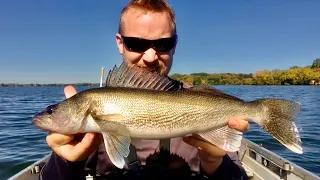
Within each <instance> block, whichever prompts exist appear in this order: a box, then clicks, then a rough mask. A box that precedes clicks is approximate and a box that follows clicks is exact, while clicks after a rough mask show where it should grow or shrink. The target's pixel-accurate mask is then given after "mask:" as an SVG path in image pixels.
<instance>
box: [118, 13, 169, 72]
mask: <svg viewBox="0 0 320 180" xmlns="http://www.w3.org/2000/svg"><path fill="white" fill-rule="evenodd" d="M122 19H123V34H122V35H123V36H126V37H138V38H143V39H148V40H156V39H161V38H169V37H172V36H173V34H172V33H173V26H172V23H171V21H170V17H169V15H168V14H167V13H156V12H147V13H146V12H145V11H142V10H136V9H131V10H129V11H128V12H127V13H126V14H124V15H123V17H122ZM116 42H117V45H118V49H119V52H120V54H121V55H122V56H123V60H124V62H125V63H127V64H128V65H134V64H136V65H138V66H140V67H146V68H148V69H149V70H150V71H157V72H158V73H160V74H161V75H167V74H168V73H169V71H170V68H171V65H172V59H173V54H174V52H175V46H174V47H173V48H172V49H171V50H169V51H166V52H158V51H156V50H155V49H154V48H151V47H150V48H148V49H146V50H144V51H142V52H135V51H132V50H130V49H129V48H128V47H127V46H126V45H125V44H124V42H123V39H122V37H121V35H120V34H117V35H116ZM135 44H137V43H135ZM135 44H134V45H135Z"/></svg>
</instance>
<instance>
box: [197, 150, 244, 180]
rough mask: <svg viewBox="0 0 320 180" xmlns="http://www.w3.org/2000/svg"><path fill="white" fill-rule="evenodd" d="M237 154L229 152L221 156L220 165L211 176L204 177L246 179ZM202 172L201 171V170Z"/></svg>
mask: <svg viewBox="0 0 320 180" xmlns="http://www.w3.org/2000/svg"><path fill="white" fill-rule="evenodd" d="M237 157H238V155H237V154H236V152H235V154H234V153H229V154H227V155H225V156H224V157H223V160H222V163H221V165H220V166H219V167H218V169H217V170H216V171H215V173H214V174H213V175H211V176H205V175H204V176H205V178H206V179H242V180H247V179H248V176H247V174H246V172H245V170H244V168H243V167H242V165H241V162H240V161H239V159H238V158H237ZM201 174H202V172H201Z"/></svg>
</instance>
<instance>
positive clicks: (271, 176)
mask: <svg viewBox="0 0 320 180" xmlns="http://www.w3.org/2000/svg"><path fill="white" fill-rule="evenodd" d="M50 155H51V153H49V154H48V155H46V156H45V157H43V158H42V159H39V160H38V161H37V162H35V163H33V164H31V165H30V166H28V167H26V168H25V169H23V170H22V171H20V172H18V173H17V174H15V175H13V176H12V177H10V178H9V179H8V180H38V179H39V172H40V169H41V167H42V166H43V165H44V164H45V163H46V162H47V161H48V160H49V158H50ZM239 159H240V161H241V162H242V164H243V167H244V169H245V171H246V173H247V175H248V178H249V179H250V180H280V179H281V180H283V179H285V180H320V177H319V176H317V175H316V174H314V173H312V172H310V171H308V170H306V169H304V168H302V167H301V166H298V165H297V164H295V163H293V162H291V161H289V160H287V159H285V158H283V157H281V156H279V155H277V154H275V153H273V152H271V151H269V150H267V149H266V148H264V147H262V146H259V145H258V144H256V143H254V142H252V141H250V140H248V139H245V138H243V139H242V142H241V146H240V150H239ZM87 179H93V177H92V176H88V177H87Z"/></svg>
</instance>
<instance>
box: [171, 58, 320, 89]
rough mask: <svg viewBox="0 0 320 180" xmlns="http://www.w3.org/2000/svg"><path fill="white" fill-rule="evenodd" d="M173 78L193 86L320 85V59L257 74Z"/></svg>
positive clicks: (177, 76)
mask: <svg viewBox="0 0 320 180" xmlns="http://www.w3.org/2000/svg"><path fill="white" fill-rule="evenodd" d="M170 77H171V78H173V79H176V80H179V81H182V82H184V83H187V84H192V85H310V84H312V85H319V84H320V58H317V59H316V60H314V61H313V63H312V65H310V66H306V67H298V66H293V67H291V68H289V69H286V70H280V69H275V70H261V71H257V72H255V73H250V74H242V73H238V74H237V73H214V74H210V73H192V74H172V75H170Z"/></svg>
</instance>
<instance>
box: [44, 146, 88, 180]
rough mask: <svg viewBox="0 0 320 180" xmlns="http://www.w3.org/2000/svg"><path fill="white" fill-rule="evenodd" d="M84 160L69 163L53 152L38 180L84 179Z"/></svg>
mask: <svg viewBox="0 0 320 180" xmlns="http://www.w3.org/2000/svg"><path fill="white" fill-rule="evenodd" d="M85 164H86V160H84V161H79V162H69V161H67V160H65V159H63V158H61V157H60V156H58V155H57V154H56V153H55V152H52V154H51V157H50V159H49V161H48V162H47V164H45V165H44V166H43V168H42V169H41V172H40V180H56V179H60V180H64V179H66V180H67V179H79V180H81V179H83V180H84V179H85V176H86V174H85V170H84V167H85Z"/></svg>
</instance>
